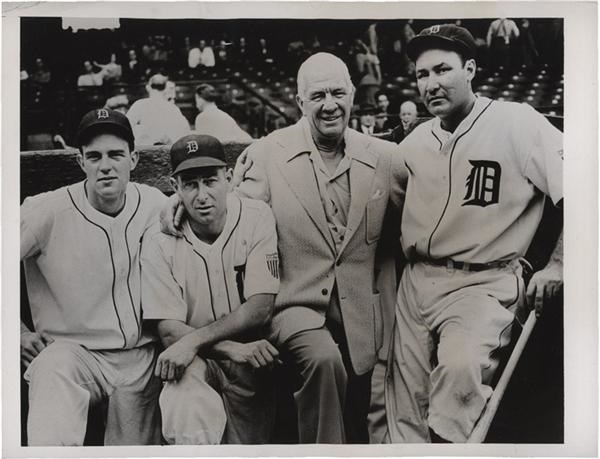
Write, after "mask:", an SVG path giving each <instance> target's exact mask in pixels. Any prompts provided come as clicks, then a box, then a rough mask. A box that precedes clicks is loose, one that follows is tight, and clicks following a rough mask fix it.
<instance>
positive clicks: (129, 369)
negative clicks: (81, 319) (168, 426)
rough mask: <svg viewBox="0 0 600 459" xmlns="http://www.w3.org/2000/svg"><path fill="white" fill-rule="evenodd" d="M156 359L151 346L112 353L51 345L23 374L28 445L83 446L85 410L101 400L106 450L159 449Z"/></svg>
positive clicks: (63, 345) (80, 347) (67, 344)
mask: <svg viewBox="0 0 600 459" xmlns="http://www.w3.org/2000/svg"><path fill="white" fill-rule="evenodd" d="M156 357H157V352H156V345H155V343H150V344H147V345H145V346H141V347H137V348H134V349H126V350H115V351H91V350H88V349H86V348H84V347H82V346H80V345H78V344H74V343H70V342H67V341H60V340H57V341H55V342H53V343H52V344H50V345H49V346H48V347H46V348H45V349H44V350H43V351H42V352H40V354H39V355H38V356H37V357H36V358H35V359H34V360H33V361H32V362H31V364H30V365H29V367H28V368H27V370H26V372H25V375H24V377H25V380H26V381H27V382H28V383H29V415H28V418H27V436H28V439H29V446H81V445H83V440H84V438H85V432H86V428H87V419H88V410H89V407H90V406H92V405H96V404H98V403H100V402H102V401H104V400H107V401H108V413H107V418H106V429H105V433H104V444H105V445H153V444H156V445H158V444H160V443H161V434H160V411H159V409H158V403H157V402H158V395H159V392H160V387H161V386H160V380H158V379H157V378H155V377H154V375H153V372H154V364H155V362H156Z"/></svg>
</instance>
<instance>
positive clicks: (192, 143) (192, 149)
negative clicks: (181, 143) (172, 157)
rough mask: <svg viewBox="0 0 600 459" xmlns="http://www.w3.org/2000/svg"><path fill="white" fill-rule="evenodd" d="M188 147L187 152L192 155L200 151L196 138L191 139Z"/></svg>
mask: <svg viewBox="0 0 600 459" xmlns="http://www.w3.org/2000/svg"><path fill="white" fill-rule="evenodd" d="M187 148H188V150H187V154H188V155H191V154H192V153H194V152H196V151H198V142H196V141H195V140H190V141H189V142H188V143H187Z"/></svg>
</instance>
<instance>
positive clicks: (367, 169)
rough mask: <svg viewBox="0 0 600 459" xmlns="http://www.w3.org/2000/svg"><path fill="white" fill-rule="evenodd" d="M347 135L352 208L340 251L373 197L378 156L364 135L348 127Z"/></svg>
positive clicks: (350, 236)
mask: <svg viewBox="0 0 600 459" xmlns="http://www.w3.org/2000/svg"><path fill="white" fill-rule="evenodd" d="M346 132H347V135H346V152H347V153H348V154H350V156H351V158H352V159H351V161H350V210H349V211H348V224H347V225H346V235H345V237H344V243H343V244H342V247H341V248H340V253H342V252H343V251H344V249H345V248H346V246H347V244H348V242H349V241H350V239H351V238H352V236H354V233H355V232H356V230H357V229H358V225H359V224H360V222H361V220H362V218H363V215H364V213H365V209H366V205H367V201H368V200H369V198H370V197H371V195H370V193H371V186H372V183H373V178H374V176H375V166H376V164H377V157H376V156H375V154H374V153H373V152H372V151H371V150H370V148H369V147H370V142H369V141H368V139H365V138H364V137H363V136H359V135H356V133H355V132H354V131H352V130H350V129H348V130H347V131H346Z"/></svg>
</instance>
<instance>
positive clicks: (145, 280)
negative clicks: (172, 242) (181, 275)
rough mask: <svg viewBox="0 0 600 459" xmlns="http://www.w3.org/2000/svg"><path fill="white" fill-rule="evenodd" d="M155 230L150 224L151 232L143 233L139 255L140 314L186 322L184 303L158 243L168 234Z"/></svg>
mask: <svg viewBox="0 0 600 459" xmlns="http://www.w3.org/2000/svg"><path fill="white" fill-rule="evenodd" d="M155 231H158V229H156V227H153V228H152V229H150V230H149V232H152V233H153V234H151V235H148V236H144V241H143V242H142V249H141V255H140V264H141V277H142V280H141V291H142V312H143V318H144V320H150V319H158V320H164V319H172V320H180V321H182V322H185V321H186V318H187V305H186V303H185V301H184V299H183V294H182V291H181V288H180V287H179V285H178V284H177V281H176V280H175V278H174V277H173V274H172V269H171V268H172V264H171V263H170V261H169V258H168V256H166V254H165V253H164V250H163V247H162V246H161V243H160V241H161V239H164V238H165V237H167V236H162V235H160V234H158V233H156V232H155Z"/></svg>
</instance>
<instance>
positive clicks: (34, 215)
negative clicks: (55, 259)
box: [20, 193, 55, 260]
mask: <svg viewBox="0 0 600 459" xmlns="http://www.w3.org/2000/svg"><path fill="white" fill-rule="evenodd" d="M52 196H55V194H54V193H44V194H41V195H38V196H32V197H29V198H27V199H25V201H24V202H23V204H21V209H20V216H21V235H20V251H21V260H23V259H25V258H29V257H33V256H36V255H38V254H39V253H40V252H41V251H42V250H43V249H44V246H45V244H46V241H47V239H48V237H49V234H50V233H51V231H52V225H53V222H54V217H53V210H52V209H53V205H52V202H51V201H52V198H51V197H52Z"/></svg>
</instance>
